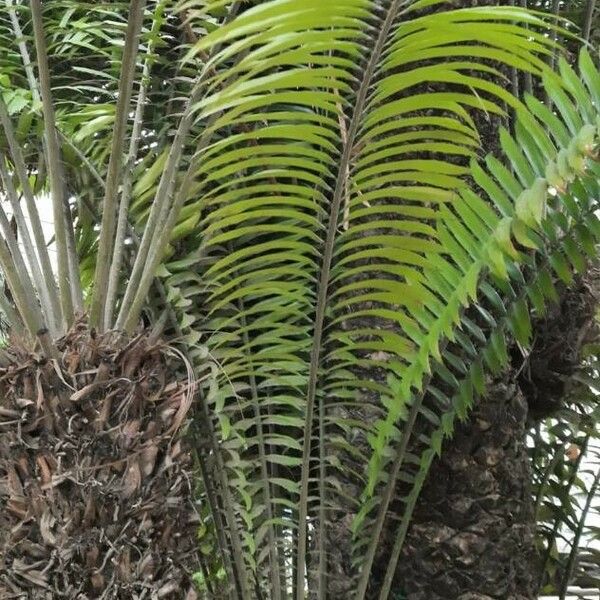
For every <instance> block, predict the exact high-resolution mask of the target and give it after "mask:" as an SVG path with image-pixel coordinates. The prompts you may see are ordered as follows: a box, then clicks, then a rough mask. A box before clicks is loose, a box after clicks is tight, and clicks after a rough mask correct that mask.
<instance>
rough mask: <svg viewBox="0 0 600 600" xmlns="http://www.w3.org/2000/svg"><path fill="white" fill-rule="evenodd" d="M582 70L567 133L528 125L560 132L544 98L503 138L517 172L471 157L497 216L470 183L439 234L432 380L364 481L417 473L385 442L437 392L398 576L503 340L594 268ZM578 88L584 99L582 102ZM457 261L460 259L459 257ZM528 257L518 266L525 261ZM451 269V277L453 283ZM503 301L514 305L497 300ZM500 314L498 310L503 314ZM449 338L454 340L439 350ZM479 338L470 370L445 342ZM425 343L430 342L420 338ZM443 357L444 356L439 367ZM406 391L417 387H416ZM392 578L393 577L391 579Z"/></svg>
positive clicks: (591, 129)
mask: <svg viewBox="0 0 600 600" xmlns="http://www.w3.org/2000/svg"><path fill="white" fill-rule="evenodd" d="M582 56H583V58H582V59H581V61H580V62H581V63H582V64H585V65H586V67H587V71H588V73H587V77H586V78H585V79H587V81H595V77H594V76H593V75H592V76H591V74H592V72H595V73H597V71H592V69H593V67H592V65H591V64H590V63H589V61H587V60H586V58H585V51H584V53H583V55H582ZM588 58H589V57H588ZM573 77H574V75H569V76H566V77H564V79H563V81H562V82H561V84H560V93H559V94H558V97H559V98H560V107H559V113H560V118H562V120H563V122H564V125H563V126H562V127H561V128H560V129H559V131H560V130H564V131H568V136H564V137H563V138H562V139H555V144H556V145H555V146H554V144H553V143H552V142H550V140H549V138H548V137H547V136H546V135H540V136H533V135H530V133H531V132H532V131H539V130H540V129H542V130H548V131H551V127H552V125H553V124H554V122H555V117H552V118H550V119H548V120H545V119H544V116H546V115H547V112H546V111H545V110H538V109H539V107H540V105H538V104H537V103H535V102H529V104H530V105H531V106H533V107H534V108H535V109H536V114H535V115H533V114H528V113H526V112H524V111H523V110H520V111H519V112H518V121H517V123H516V126H515V131H516V137H515V138H512V137H511V136H509V134H508V133H507V132H504V133H503V135H502V136H501V142H502V147H503V150H504V151H505V153H506V156H507V158H508V159H509V161H510V164H511V166H513V168H514V171H515V175H516V177H515V176H513V174H512V173H511V172H510V171H509V170H508V169H506V168H505V167H503V166H502V164H501V163H499V162H498V161H497V160H495V159H488V160H487V164H488V169H489V172H488V173H486V172H485V171H484V170H482V169H481V168H480V167H479V166H478V165H476V164H474V165H473V175H474V178H475V181H476V182H477V183H478V184H479V185H480V186H481V187H482V188H483V189H484V190H485V191H486V192H487V193H488V195H489V199H490V200H491V206H492V207H494V209H495V211H497V212H498V214H497V216H495V215H492V216H490V215H486V217H485V218H483V217H482V215H483V214H485V213H483V212H481V211H477V210H470V211H469V212H467V210H466V209H467V207H469V206H470V205H472V206H477V205H478V204H479V203H482V201H481V200H479V199H477V198H476V197H475V196H474V195H473V194H471V193H467V194H461V195H460V196H459V197H457V199H456V200H455V201H454V202H453V203H452V204H451V205H449V206H448V207H445V209H444V210H443V211H442V212H441V213H440V220H439V223H438V231H439V235H440V239H442V240H443V244H444V249H445V255H446V260H449V265H448V267H449V268H448V267H446V269H445V270H444V271H441V272H438V271H439V269H440V264H439V259H438V258H437V256H436V257H435V260H436V269H435V271H432V272H431V271H430V272H429V273H428V271H427V269H426V270H425V273H426V277H427V279H428V280H429V281H430V282H431V283H430V287H431V288H432V289H436V290H437V291H438V293H440V294H443V295H444V298H446V299H447V302H446V306H445V308H446V312H444V313H440V314H439V315H438V319H437V321H434V322H432V323H431V324H430V335H433V338H434V339H433V340H432V341H431V342H430V345H429V346H428V350H427V352H428V353H429V356H430V358H429V359H428V358H427V357H426V356H423V357H422V358H421V360H420V361H419V362H417V361H415V363H414V365H412V370H413V371H412V372H413V373H419V374H420V376H421V377H422V378H425V377H427V379H422V381H423V382H424V385H423V388H421V387H420V382H419V384H417V385H415V386H414V388H415V389H414V391H415V392H416V393H415V395H414V396H413V397H412V400H411V404H412V406H411V411H410V413H407V411H406V408H405V407H404V404H405V403H403V405H402V409H401V410H400V408H396V411H395V412H394V411H393V410H390V412H389V413H388V414H387V418H386V419H385V420H383V421H381V422H380V424H379V426H378V428H379V435H378V437H377V439H376V442H375V443H374V444H373V446H374V452H373V457H372V459H371V466H370V472H369V474H370V477H371V479H370V485H367V487H366V489H365V491H366V494H367V497H370V496H371V495H372V493H373V492H374V491H375V489H376V484H377V480H376V478H377V477H378V475H377V474H378V473H382V472H383V469H384V467H385V471H386V472H387V477H386V480H387V483H386V484H385V486H384V489H385V490H386V491H385V492H380V493H384V496H383V497H384V498H385V497H386V496H385V494H388V496H387V498H388V501H389V499H391V495H389V494H390V493H391V492H390V489H389V488H390V486H392V485H396V483H395V482H396V477H398V478H399V477H400V474H401V473H402V471H405V472H406V471H408V472H410V469H411V466H410V464H406V465H405V464H404V463H405V462H406V460H405V458H406V456H405V453H406V443H405V441H401V443H400V446H399V447H398V449H397V450H396V455H395V458H393V459H388V458H384V457H385V456H386V452H385V450H386V448H387V443H386V441H385V440H386V439H389V440H392V439H393V431H394V424H395V423H396V421H397V420H399V419H401V420H402V421H404V422H405V423H407V426H406V427H405V428H404V430H403V431H402V436H401V440H405V439H406V436H407V435H410V434H409V431H410V429H412V427H413V425H414V420H416V419H418V418H421V419H426V420H428V421H430V422H431V418H430V417H426V416H425V415H424V413H423V407H427V406H431V404H428V402H429V403H431V402H434V403H436V402H437V404H438V410H441V411H442V412H441V413H440V417H441V423H442V426H440V427H439V428H437V429H436V428H434V430H433V431H432V432H431V433H430V435H429V439H428V441H426V443H425V445H424V446H423V449H422V451H421V452H422V454H421V464H420V468H419V471H418V474H417V475H416V477H415V478H414V481H415V484H414V485H413V486H412V487H411V488H410V493H409V495H408V496H407V498H406V501H405V508H404V511H405V512H404V514H403V515H402V518H401V521H400V527H399V531H398V535H397V537H396V547H395V549H394V553H393V555H392V557H391V559H390V567H389V569H388V575H390V574H391V573H392V574H393V571H394V570H395V565H396V562H397V560H398V557H399V552H400V548H401V546H402V542H403V539H404V535H405V534H406V529H407V527H408V523H409V521H410V515H411V512H412V509H413V508H414V504H415V502H416V499H417V497H418V493H419V489H420V485H421V484H422V482H423V481H424V478H425V475H426V473H427V471H428V469H429V466H430V464H431V461H432V460H433V456H434V453H435V452H437V451H439V448H440V443H441V438H440V436H443V435H449V434H450V433H451V431H452V430H453V424H452V423H453V420H454V419H455V418H460V419H463V418H465V417H466V415H467V413H468V411H469V408H470V406H471V405H472V403H473V401H474V398H475V390H477V393H481V391H482V390H483V387H484V386H483V384H484V380H483V378H482V371H481V369H482V367H484V368H485V370H489V371H490V372H492V373H495V372H498V371H499V370H500V369H501V368H502V366H503V365H505V364H506V363H507V362H508V358H509V357H508V353H507V349H506V348H507V347H506V341H505V335H506V334H507V333H510V335H511V337H512V339H515V340H517V341H518V342H519V343H520V344H521V345H522V346H524V347H526V346H527V345H528V344H529V343H530V341H531V334H532V331H531V328H532V325H531V319H530V313H531V310H532V309H533V310H534V311H538V312H540V311H543V309H544V304H545V303H546V302H547V301H553V300H554V299H555V297H556V292H555V290H554V289H553V284H552V280H553V278H558V279H561V280H563V281H564V282H565V283H566V284H570V283H571V281H572V274H573V273H574V272H582V271H583V270H584V269H585V268H586V264H587V261H588V260H590V259H593V258H595V257H596V247H595V245H596V244H597V243H598V239H599V238H598V234H599V233H600V231H599V230H598V225H599V224H600V221H599V220H598V216H597V215H596V211H597V208H598V206H597V201H598V196H597V193H598V179H597V177H598V173H599V172H600V169H599V167H598V147H599V144H600V137H599V134H600V131H598V129H597V127H595V126H594V121H595V119H596V115H594V114H592V113H591V112H589V109H590V107H591V106H592V104H591V103H590V102H589V101H588V102H586V101H584V99H583V98H582V94H583V93H584V92H585V94H586V95H587V97H588V99H589V98H590V97H592V96H593V94H595V93H596V92H597V90H596V89H595V88H594V89H589V87H586V84H585V79H584V80H583V81H582V80H580V79H577V82H578V83H575V82H574V80H573ZM545 83H546V84H547V85H549V86H550V89H551V90H552V91H553V92H554V91H556V85H557V84H556V82H555V81H553V80H551V78H550V77H546V78H545ZM577 98H579V102H578V103H577V104H575V100H576V99H577ZM579 103H580V104H581V112H577V110H576V106H577V108H579ZM586 120H587V122H586ZM548 150H551V152H548ZM561 157H562V158H561ZM541 159H543V160H541ZM559 162H560V163H561V164H560V167H559V166H558V164H559ZM555 171H557V172H559V178H556V174H555V173H554V172H555ZM549 172H550V173H552V174H553V175H555V179H554V180H553V181H552V182H549V181H548V180H546V179H545V175H546V174H547V173H549ZM494 180H495V181H494ZM474 201H475V202H474ZM473 202H474V203H473ZM494 205H495V206H494ZM487 210H489V208H488V209H487ZM476 214H477V215H478V216H479V217H480V219H479V221H478V219H476V218H475V215H476ZM458 215H460V218H459V217H458ZM513 240H514V241H513ZM515 241H516V242H518V243H519V244H520V245H521V246H523V247H525V248H526V249H528V252H524V251H523V250H517V248H516V246H515ZM532 251H533V254H531V252H532ZM536 256H539V259H536V258H534V257H536ZM540 260H541V262H539V261H540ZM452 264H453V265H454V266H450V265H452ZM519 264H520V266H517V265H519ZM472 273H475V275H474V276H473V278H472V279H470V283H469V284H467V277H468V275H470V274H472ZM443 278H445V279H446V282H445V283H444V282H443ZM488 281H489V282H490V283H492V284H493V285H494V287H496V288H497V289H499V290H502V298H504V300H502V301H501V302H500V303H499V302H498V298H499V297H498V295H497V294H496V293H494V292H493V291H492V292H491V293H490V289H491V288H490V286H489V283H487V282H488ZM467 285H469V286H470V288H471V290H470V293H469V292H468V291H467ZM484 286H485V287H484ZM451 293H455V294H458V295H460V297H461V298H463V299H464V300H465V303H464V306H463V304H462V303H461V302H458V301H453V297H452V296H451V295H450V294H451ZM474 302H477V304H474ZM482 302H483V305H485V304H486V303H487V304H488V305H489V309H487V310H485V322H486V329H488V330H489V333H486V332H485V331H482V330H480V331H479V332H478V331H477V329H479V328H477V329H473V327H472V325H471V326H469V327H467V324H468V321H467V315H469V313H470V312H472V311H473V310H477V311H479V312H480V313H481V311H482V310H484V309H483V307H482V306H481V303H482ZM507 302H508V304H507ZM529 302H531V305H530V304H529ZM501 303H502V304H504V306H499V304H501ZM470 307H472V308H470ZM488 310H491V311H492V312H491V313H490V312H488ZM494 313H496V314H497V316H494ZM446 325H449V326H450V327H451V329H455V326H456V325H458V326H459V330H456V332H455V333H453V332H451V331H447V330H446V329H445V326H446ZM460 330H462V334H461V335H464V334H466V335H467V336H468V337H471V342H469V343H468V344H467V345H465V341H466V340H464V339H462V340H461V339H458V338H457V337H456V333H458V331H460ZM440 344H443V346H444V348H445V351H444V352H442V356H441V357H440V350H439V348H440ZM482 344H483V347H481V345H482ZM473 345H475V347H477V346H480V347H481V350H480V351H478V354H479V355H480V356H482V357H483V362H481V359H477V360H475V362H474V363H473V365H474V367H471V370H469V372H468V373H467V372H465V371H464V367H463V368H460V367H461V363H457V362H456V358H452V357H451V355H448V354H447V353H446V351H447V349H448V348H452V347H454V346H456V347H457V349H458V350H459V352H463V353H464V354H465V356H471V357H472V358H473V359H475V357H476V354H475V353H474V352H473V348H474V346H473ZM423 347H424V346H423V345H421V348H423ZM444 364H445V365H446V366H445V367H443V368H442V369H441V370H440V368H441V367H442V365H444ZM415 365H418V366H415ZM475 365H476V366H475ZM448 369H450V371H448ZM451 371H454V372H455V373H456V376H454V375H453V376H450V372H451ZM444 373H445V375H444ZM439 377H441V378H442V379H441V380H442V381H444V382H445V386H448V385H450V387H451V388H453V389H454V390H455V392H454V393H455V394H456V395H455V396H454V399H453V400H452V405H453V409H452V410H451V411H448V409H447V407H448V402H449V401H450V397H449V396H446V398H444V402H442V403H441V404H440V403H439V400H440V391H439V389H438V388H435V387H432V386H435V382H436V380H437V379H438V378H439ZM475 377H476V378H477V383H476V382H475V379H474V378H475ZM400 386H401V382H399V384H398V387H399V389H400V390H402V388H401V387H400ZM421 390H422V391H421ZM434 390H435V393H434ZM402 391H403V392H404V393H408V392H409V388H405V389H404V390H402ZM432 393H433V396H432ZM428 399H429V400H428ZM400 405H401V403H400V402H398V403H397V406H400ZM408 415H410V416H408ZM409 428H410V429H409ZM419 431H421V432H422V431H423V427H420V428H419ZM421 435H422V434H421ZM415 443H417V442H415ZM432 451H434V452H432ZM388 456H389V455H388ZM390 472H391V473H392V477H391V478H390ZM391 482H393V483H391ZM370 506H371V505H370V504H369V503H367V504H365V505H364V506H363V510H362V511H361V512H360V513H359V515H358V517H357V524H355V532H356V535H357V537H358V541H357V547H358V548H359V550H358V552H362V550H360V548H361V547H362V546H363V545H364V542H361V541H360V531H361V529H364V530H365V532H366V535H367V536H370V535H371V533H372V529H369V528H368V527H366V525H367V523H368V524H369V525H370V527H373V522H371V521H370V520H369V519H368V518H367V516H368V514H369V513H370V512H371V508H370ZM386 510H387V504H385V505H384V506H382V505H379V514H378V520H377V521H376V523H377V526H378V527H382V526H383V522H384V520H385V511H386ZM365 528H366V529H365ZM371 546H372V547H373V546H374V544H373V538H371ZM370 560H372V554H371V555H370ZM367 567H368V568H370V563H367ZM364 580H365V575H364V572H363V581H364ZM390 582H391V580H389V581H388V584H389V583H390ZM384 591H385V584H384ZM383 593H384V592H382V594H383ZM381 597H384V596H383V595H382V596H381Z"/></svg>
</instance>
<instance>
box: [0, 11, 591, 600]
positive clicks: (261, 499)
mask: <svg viewBox="0 0 600 600" xmlns="http://www.w3.org/2000/svg"><path fill="white" fill-rule="evenodd" d="M565 27H567V25H566V24H564V23H562V22H560V23H557V22H556V20H552V19H545V18H544V17H543V16H541V15H539V14H532V13H528V12H526V11H524V10H522V9H520V8H514V7H499V8H498V7H494V8H491V7H479V8H477V7H475V8H465V9H454V10H448V9H447V7H446V6H445V5H444V3H443V2H441V1H440V0H414V1H410V0H404V1H400V0H338V1H336V2H323V1H322V0H319V1H316V0H268V1H257V2H241V1H239V0H234V1H229V0H206V1H202V0H191V1H189V2H172V1H170V0H157V1H155V2H145V1H144V0H132V1H131V2H130V3H127V4H120V3H107V4H103V3H98V4H91V5H88V4H84V3H80V2H74V1H72V0H52V1H46V2H44V3H43V5H42V3H41V2H40V0H31V1H30V2H26V3H24V4H15V3H13V2H12V0H6V11H5V13H3V15H2V16H1V17H0V40H1V44H2V46H1V47H2V50H3V53H2V55H0V69H2V71H1V72H0V77H1V78H2V79H1V81H2V87H3V90H2V97H3V100H2V102H0V121H1V124H2V140H1V143H2V146H1V150H0V152H1V153H2V155H1V157H0V158H1V164H0V167H1V169H2V171H1V172H0V175H2V183H3V190H4V195H5V196H6V199H7V200H8V201H10V203H11V210H12V214H14V217H15V219H16V223H17V233H16V234H15V233H14V231H13V229H11V226H10V223H9V219H8V215H6V214H5V213H4V212H0V219H2V222H1V223H0V225H2V240H1V241H0V264H1V265H2V270H3V272H4V274H5V276H6V279H7V281H8V290H9V296H10V297H9V296H8V295H6V296H5V297H2V309H3V312H4V313H5V315H6V318H7V319H8V321H9V322H10V325H11V332H12V337H11V340H12V341H11V346H10V348H9V350H8V351H7V353H6V356H5V362H6V366H5V368H4V370H3V371H2V385H3V386H4V392H3V398H4V399H3V400H2V402H3V404H2V406H1V409H2V413H0V414H1V415H2V419H3V421H2V423H1V425H2V430H1V433H0V435H1V436H2V437H1V438H0V459H1V460H2V462H1V463H0V469H2V471H1V472H2V477H3V478H4V481H5V482H7V483H6V484H5V485H4V487H3V488H0V490H1V492H2V495H0V502H2V507H3V508H5V509H7V510H5V511H4V513H5V514H7V515H8V517H6V518H5V520H4V521H0V523H2V529H1V531H2V544H3V563H2V565H1V566H0V586H2V585H3V586H4V589H3V588H2V587H0V591H2V592H4V593H6V594H11V593H13V594H15V595H16V596H17V597H18V594H19V593H23V590H33V591H32V592H31V593H32V594H34V596H33V597H45V596H44V594H46V596H47V595H48V594H54V596H52V595H51V596H49V597H60V596H59V594H63V595H65V594H66V597H115V598H116V597H118V598H131V597H138V598H142V597H153V596H152V594H154V593H155V594H157V597H174V598H176V597H185V595H186V594H188V595H189V597H193V595H194V594H196V593H202V594H205V595H207V596H208V597H215V598H220V597H222V598H231V599H234V598H236V599H239V600H250V599H251V598H252V599H253V598H261V599H262V598H272V599H273V600H281V599H283V598H295V599H296V600H303V599H304V598H305V597H307V595H308V596H309V597H315V598H319V599H323V598H326V597H329V598H341V597H345V596H347V595H349V594H352V595H353V597H355V598H356V599H357V600H362V599H364V598H367V597H369V598H371V597H373V598H380V599H382V600H383V599H385V598H388V597H390V593H391V591H392V586H393V584H394V581H395V574H396V568H397V563H398V560H399V557H400V553H401V551H402V545H403V542H404V540H405V536H406V534H407V530H408V527H409V524H410V520H411V514H412V512H413V509H414V506H415V503H416V501H417V499H418V495H419V492H420V489H421V487H422V485H423V482H424V481H425V479H426V477H427V473H428V470H429V467H430V465H431V463H432V461H433V460H434V458H435V456H436V455H437V454H439V453H440V452H441V449H442V443H443V441H444V439H445V438H448V437H449V436H451V435H452V433H453V431H454V427H455V423H456V421H457V420H464V419H465V418H466V417H467V415H468V413H469V410H470V408H471V406H472V404H473V402H474V401H475V398H476V397H477V396H478V395H481V394H483V393H484V391H485V387H486V381H487V378H488V375H489V374H493V373H498V372H500V371H501V370H502V368H503V366H504V365H505V363H507V362H508V358H509V357H508V351H507V338H509V337H510V338H512V339H515V340H517V342H518V344H519V345H520V347H522V348H526V347H527V345H528V344H529V342H530V339H531V334H532V328H531V322H530V311H532V312H534V313H541V312H543V311H544V308H545V305H546V303H547V302H549V301H552V300H553V299H554V294H555V289H554V287H553V286H554V283H553V281H554V278H555V277H559V278H561V279H563V280H564V281H565V282H567V283H569V282H570V280H571V277H572V275H571V272H572V270H573V269H575V270H581V271H582V270H585V268H586V265H587V261H588V260H589V259H593V258H594V257H595V255H596V241H597V238H598V236H600V227H599V223H598V219H597V216H596V208H597V207H596V203H597V202H598V200H599V194H598V191H599V190H598V174H599V173H600V167H599V166H598V139H599V134H600V132H599V121H598V119H599V114H598V106H599V105H600V75H599V73H598V71H597V70H596V68H595V66H594V59H593V58H592V56H591V54H590V53H589V52H588V51H583V52H582V54H581V56H580V60H579V73H578V74H577V73H576V72H575V70H574V69H573V68H572V67H571V66H569V64H568V63H567V62H566V61H565V60H564V59H562V58H561V59H560V60H559V61H557V65H558V66H559V69H560V73H554V72H552V70H550V69H549V68H548V63H549V62H551V61H550V60H549V57H552V56H555V55H557V54H559V48H558V44H557V42H556V41H555V40H556V38H557V37H558V36H562V35H571V34H569V31H568V30H567V29H565ZM511 70H515V71H522V72H525V73H527V74H529V76H531V78H532V80H535V82H536V85H537V86H543V88H544V89H545V91H546V92H547V94H548V95H549V96H550V97H551V99H552V102H553V106H554V109H552V110H551V109H549V108H548V106H546V105H545V104H544V103H543V102H540V101H539V100H537V99H536V98H535V97H533V96H528V97H526V98H524V99H522V100H521V99H519V98H517V97H515V96H514V95H513V94H511V93H510V92H508V91H507V89H506V88H507V85H506V83H505V82H506V81H507V79H508V76H507V74H508V73H509V72H510V71H511ZM505 118H506V119H507V125H509V129H501V130H500V131H499V133H498V139H499V144H500V146H501V148H502V151H503V154H504V159H505V160H503V159H502V157H494V156H492V155H489V156H487V157H486V156H485V153H486V149H485V148H481V147H480V141H481V133H482V132H480V131H479V130H478V129H479V128H481V126H482V125H483V127H484V128H485V127H487V125H486V124H487V123H489V124H490V125H491V124H497V123H498V122H499V121H502V120H503V119H505ZM489 137H490V136H489V135H486V139H489ZM481 159H483V160H481ZM22 200H24V203H25V205H26V209H27V214H28V217H29V224H28V223H27V222H26V219H25V216H24V215H23V209H22V207H21V201H22ZM50 201H51V202H52V206H53V215H54V219H53V222H54V245H55V248H56V257H57V258H56V273H55V272H54V270H53V265H52V261H51V259H50V255H49V252H48V249H47V246H46V239H45V237H44V232H43V228H42V224H41V222H40V219H39V216H38V213H37V206H38V205H39V203H40V202H50ZM161 335H163V336H165V337H166V338H169V337H171V338H172V339H171V342H172V343H171V345H170V346H168V345H165V343H164V342H160V341H159V338H160V337H161ZM175 344H177V345H175ZM199 382H201V383H202V385H201V386H199V385H198V383H199ZM196 389H198V390H199V393H198V394H197V395H196V403H195V405H194V410H193V415H194V419H193V423H192V425H190V426H189V427H188V428H187V429H188V431H189V434H190V435H188V436H187V440H188V441H187V443H186V444H181V443H180V442H179V440H178V438H177V434H178V432H179V430H180V428H181V427H182V426H183V425H184V424H185V422H186V419H187V416H188V414H189V413H188V411H189V409H190V405H191V404H192V397H193V395H194V392H195V390H196ZM23 431H25V432H26V436H25V437H24V436H23V434H22V432H23ZM175 440H178V441H175ZM63 445H66V448H67V449H66V450H65V451H64V453H65V454H64V456H65V457H66V458H64V460H63V459H62V458H61V457H62V456H63V455H62V454H60V452H63V451H62V450H60V448H62V446H63ZM188 448H191V449H192V450H191V451H188ZM190 452H191V454H192V455H193V457H194V460H195V465H196V471H195V475H194V476H195V477H196V480H193V479H192V478H191V477H190V476H189V474H190V460H191V459H190ZM96 471H98V473H99V475H98V476H97V477H96V476H92V475H90V476H89V477H88V476H85V477H84V476H83V475H81V476H80V477H79V476H78V477H74V476H72V473H92V474H93V473H95V472H96ZM48 477H49V479H48ZM40 482H41V483H40ZM75 490H78V491H79V492H80V496H81V497H78V495H77V493H75ZM193 497H195V500H196V503H195V505H194V511H191V508H192V503H191V499H192V498H193ZM76 498H77V499H76ZM33 499H35V500H36V502H37V501H38V500H39V502H38V504H36V502H34V501H33ZM27 501H30V502H29V503H30V504H31V506H32V508H27V504H28V502H27ZM70 502H72V503H73V504H74V505H75V507H76V508H69V506H70V505H69V503H70ZM163 507H166V510H165V518H164V519H161V516H160V515H161V509H162V508H163ZM69 510H74V511H75V512H77V511H79V512H78V513H77V518H74V517H73V518H71V515H70V514H69ZM196 521H197V522H196ZM72 522H75V523H77V524H78V528H75V529H76V530H74V528H73V525H72ZM333 524H335V527H333ZM132 525H133V527H132ZM82 529H83V530H85V531H86V532H87V535H86V536H85V537H81V536H78V534H77V531H80V530H82ZM386 536H387V538H388V539H392V542H393V543H392V545H391V546H390V547H389V548H387V551H386V552H384V553H383V555H382V553H381V551H380V550H381V542H382V540H383V539H384V538H385V537H386ZM190 543H191V544H198V546H199V550H200V551H199V553H198V554H197V555H194V554H193V553H191V552H190ZM375 562H377V563H378V564H377V569H376V571H377V573H378V574H379V575H378V576H374V563H375ZM340 565H343V568H342V569H341V570H340ZM194 570H196V571H197V577H196V580H197V582H198V590H197V591H194V590H193V589H192V588H190V586H189V576H190V574H191V572H192V571H194ZM144 590H146V591H144ZM35 594H37V596H36V595H35ZM78 594H80V596H78ZM94 594H95V596H94ZM169 595H170V596H169ZM9 597H10V596H9Z"/></svg>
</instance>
